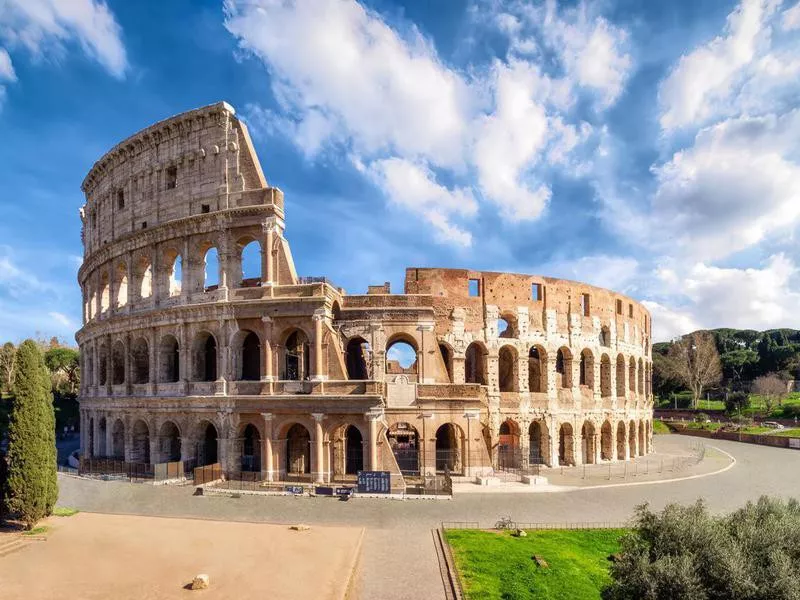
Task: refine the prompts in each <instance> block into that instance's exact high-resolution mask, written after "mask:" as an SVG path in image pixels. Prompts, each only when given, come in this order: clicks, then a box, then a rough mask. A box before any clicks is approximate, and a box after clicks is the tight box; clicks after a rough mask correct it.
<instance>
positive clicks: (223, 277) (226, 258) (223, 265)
mask: <svg viewBox="0 0 800 600" xmlns="http://www.w3.org/2000/svg"><path fill="white" fill-rule="evenodd" d="M217 252H218V253H219V254H218V256H219V289H220V290H223V291H224V293H225V294H226V299H227V291H228V288H229V287H233V285H232V282H233V276H232V275H231V273H230V263H231V240H230V234H229V233H228V230H227V229H224V230H223V232H222V233H221V234H220V236H219V248H218V249H217Z"/></svg>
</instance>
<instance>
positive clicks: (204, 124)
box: [77, 103, 652, 482]
mask: <svg viewBox="0 0 800 600" xmlns="http://www.w3.org/2000/svg"><path fill="white" fill-rule="evenodd" d="M83 188H84V191H85V193H86V198H87V202H86V205H85V206H84V207H83V209H82V215H83V218H84V232H83V237H84V247H85V256H84V264H83V266H82V267H81V269H80V272H79V276H78V278H79V282H80V284H81V289H82V291H83V298H84V326H83V328H82V329H81V330H80V331H79V332H78V334H77V339H78V342H79V344H80V346H81V351H82V352H81V356H82V361H83V364H82V369H83V371H82V372H83V374H84V376H83V381H82V390H81V410H82V418H83V420H84V421H83V427H82V450H83V452H84V453H85V454H90V455H95V456H115V457H120V458H125V459H126V460H129V461H133V462H147V463H155V462H164V461H167V460H175V459H181V460H185V461H196V462H197V463H198V464H204V463H207V462H214V461H219V462H221V463H223V465H224V467H225V468H226V469H227V470H229V471H237V470H240V469H248V470H257V471H261V473H262V474H263V476H264V477H265V478H267V479H277V478H282V477H284V476H285V475H286V473H287V470H288V471H292V470H300V471H301V472H304V473H307V475H308V476H309V477H310V478H313V479H314V480H316V481H329V480H331V479H332V478H339V477H345V476H346V475H347V474H348V473H352V472H354V471H356V470H360V469H369V468H373V469H378V468H381V469H387V470H390V471H392V472H393V473H394V474H395V480H396V481H399V482H402V481H403V478H402V476H401V475H400V472H401V471H403V472H405V473H406V475H407V476H409V475H413V474H414V473H417V472H434V471H437V470H442V469H444V468H445V467H446V468H448V469H450V470H451V471H454V472H457V473H463V474H466V475H473V474H478V473H486V472H487V471H491V470H492V468H501V467H507V466H509V467H514V468H524V467H526V466H528V465H529V464H530V463H532V462H537V463H539V462H541V463H544V464H548V465H558V464H581V463H583V462H590V463H595V462H600V461H603V460H626V459H628V458H630V457H631V456H632V455H636V454H643V453H646V452H648V451H649V449H650V439H651V433H652V432H651V420H652V396H651V391H650V375H651V357H650V331H651V324H650V316H649V314H648V313H647V311H646V310H645V309H644V308H643V307H642V306H641V305H640V304H638V303H637V302H635V301H633V300H631V299H630V298H627V297H625V296H622V295H620V294H616V293H614V292H611V291H609V290H604V289H600V288H596V287H592V286H587V285H585V284H581V283H578V282H570V281H563V280H557V279H552V278H547V277H539V276H528V275H515V274H504V273H490V272H482V273H481V272H473V271H463V270H454V269H408V270H407V272H406V285H405V288H406V289H405V293H404V294H391V293H389V286H388V284H384V285H382V286H381V285H378V286H370V288H369V292H370V293H369V294H365V295H347V294H344V292H343V291H342V290H341V289H338V288H337V287H336V286H334V285H333V284H331V283H330V282H329V281H327V280H326V279H325V278H322V277H315V278H308V277H306V278H303V277H299V276H298V275H297V273H296V271H295V266H294V262H293V259H292V256H291V251H290V248H289V243H288V241H287V238H286V236H285V221H284V206H283V194H282V193H281V192H280V190H278V189H277V188H273V187H269V186H268V185H267V183H266V180H265V178H264V176H263V174H262V173H261V169H260V166H259V163H258V160H257V157H256V155H255V152H254V150H253V147H252V144H251V142H250V139H249V137H248V135H247V129H246V127H245V125H244V124H243V123H242V122H241V121H239V120H238V119H237V118H236V116H235V113H234V111H233V109H232V108H231V107H230V106H228V105H227V104H224V103H219V104H215V105H212V106H208V107H204V108H201V109H198V110H195V111H190V112H188V113H184V114H182V115H178V116H176V117H173V118H171V119H167V120H165V121H162V122H160V123H157V124H156V125H153V126H151V127H149V128H147V129H146V130H144V131H142V132H139V133H137V134H135V135H134V136H132V137H131V138H129V139H128V140H126V141H124V142H122V143H120V144H119V145H118V146H117V147H115V148H114V149H113V150H112V151H110V152H109V153H108V154H107V155H106V156H104V157H103V158H102V159H101V160H100V161H98V163H96V164H95V166H94V167H93V169H92V171H91V172H90V173H89V175H88V176H87V177H86V180H85V181H84V186H83ZM250 244H255V245H257V247H258V250H259V251H260V256H261V260H260V273H259V274H258V276H257V277H250V278H247V279H245V278H244V277H243V275H242V252H243V249H244V248H245V247H247V246H248V245H250ZM210 251H211V252H216V253H217V255H218V257H219V261H218V262H219V264H218V273H216V274H215V275H216V276H215V277H212V278H209V273H208V271H209V267H208V265H207V260H208V257H209V256H211V254H210ZM342 260H344V261H346V260H347V257H342ZM177 265H180V277H178V276H177V273H178V268H177ZM210 279H213V280H214V282H213V284H209V283H210ZM471 280H472V283H470V281H471ZM365 283H366V282H365ZM533 286H536V287H535V290H534V287H533ZM471 287H472V290H471V289H470V288H471ZM501 319H502V320H503V321H502V322H501ZM503 324H506V325H507V328H506V329H505V331H504V332H502V331H501V329H502V325H503ZM396 343H405V344H408V345H409V346H410V347H411V350H410V352H411V353H412V354H415V355H416V362H414V364H412V365H411V366H410V367H406V368H400V367H398V363H397V362H396V358H388V357H387V353H388V352H389V349H390V348H391V347H392V346H393V345H394V344H396Z"/></svg>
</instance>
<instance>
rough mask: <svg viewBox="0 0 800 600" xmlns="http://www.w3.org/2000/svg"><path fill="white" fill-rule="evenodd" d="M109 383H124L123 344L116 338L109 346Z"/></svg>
mask: <svg viewBox="0 0 800 600" xmlns="http://www.w3.org/2000/svg"><path fill="white" fill-rule="evenodd" d="M111 383H112V384H113V385H122V384H123V383H125V344H123V343H122V340H117V341H116V342H114V345H113V346H112V347H111Z"/></svg>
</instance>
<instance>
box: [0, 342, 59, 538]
mask: <svg viewBox="0 0 800 600" xmlns="http://www.w3.org/2000/svg"><path fill="white" fill-rule="evenodd" d="M13 394H14V403H13V406H12V409H11V419H10V424H9V429H8V481H7V484H6V486H7V487H6V505H7V507H8V510H9V512H10V513H12V514H15V515H17V516H18V517H19V518H20V520H22V521H23V522H24V523H25V526H26V527H27V528H28V529H32V528H33V526H34V525H35V524H36V523H37V521H39V520H40V519H42V518H43V517H45V516H47V515H49V514H51V513H52V511H53V506H54V505H55V503H56V500H57V499H58V482H57V478H56V470H57V469H56V464H57V462H56V444H55V415H54V413H53V397H52V394H51V391H50V377H49V374H48V371H47V367H46V366H45V364H44V359H43V357H42V354H41V352H40V350H39V348H38V346H37V345H36V343H35V342H33V341H32V340H26V341H24V342H23V343H22V344H21V345H20V346H19V348H18V349H17V353H16V359H15V362H14V385H13Z"/></svg>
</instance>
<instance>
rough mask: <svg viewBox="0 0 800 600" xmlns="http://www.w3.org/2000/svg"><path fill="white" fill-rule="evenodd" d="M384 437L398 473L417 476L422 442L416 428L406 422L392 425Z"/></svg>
mask: <svg viewBox="0 0 800 600" xmlns="http://www.w3.org/2000/svg"><path fill="white" fill-rule="evenodd" d="M386 437H387V438H388V440H389V447H390V448H391V449H392V454H394V458H395V460H396V461H397V465H398V467H400V472H401V473H402V474H403V475H410V476H416V475H419V473H420V468H419V447H420V443H421V441H422V440H421V438H420V436H419V433H418V432H417V430H416V428H415V427H414V426H413V425H411V424H410V423H406V422H399V423H394V424H392V425H391V426H390V427H389V429H388V431H387V432H386Z"/></svg>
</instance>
